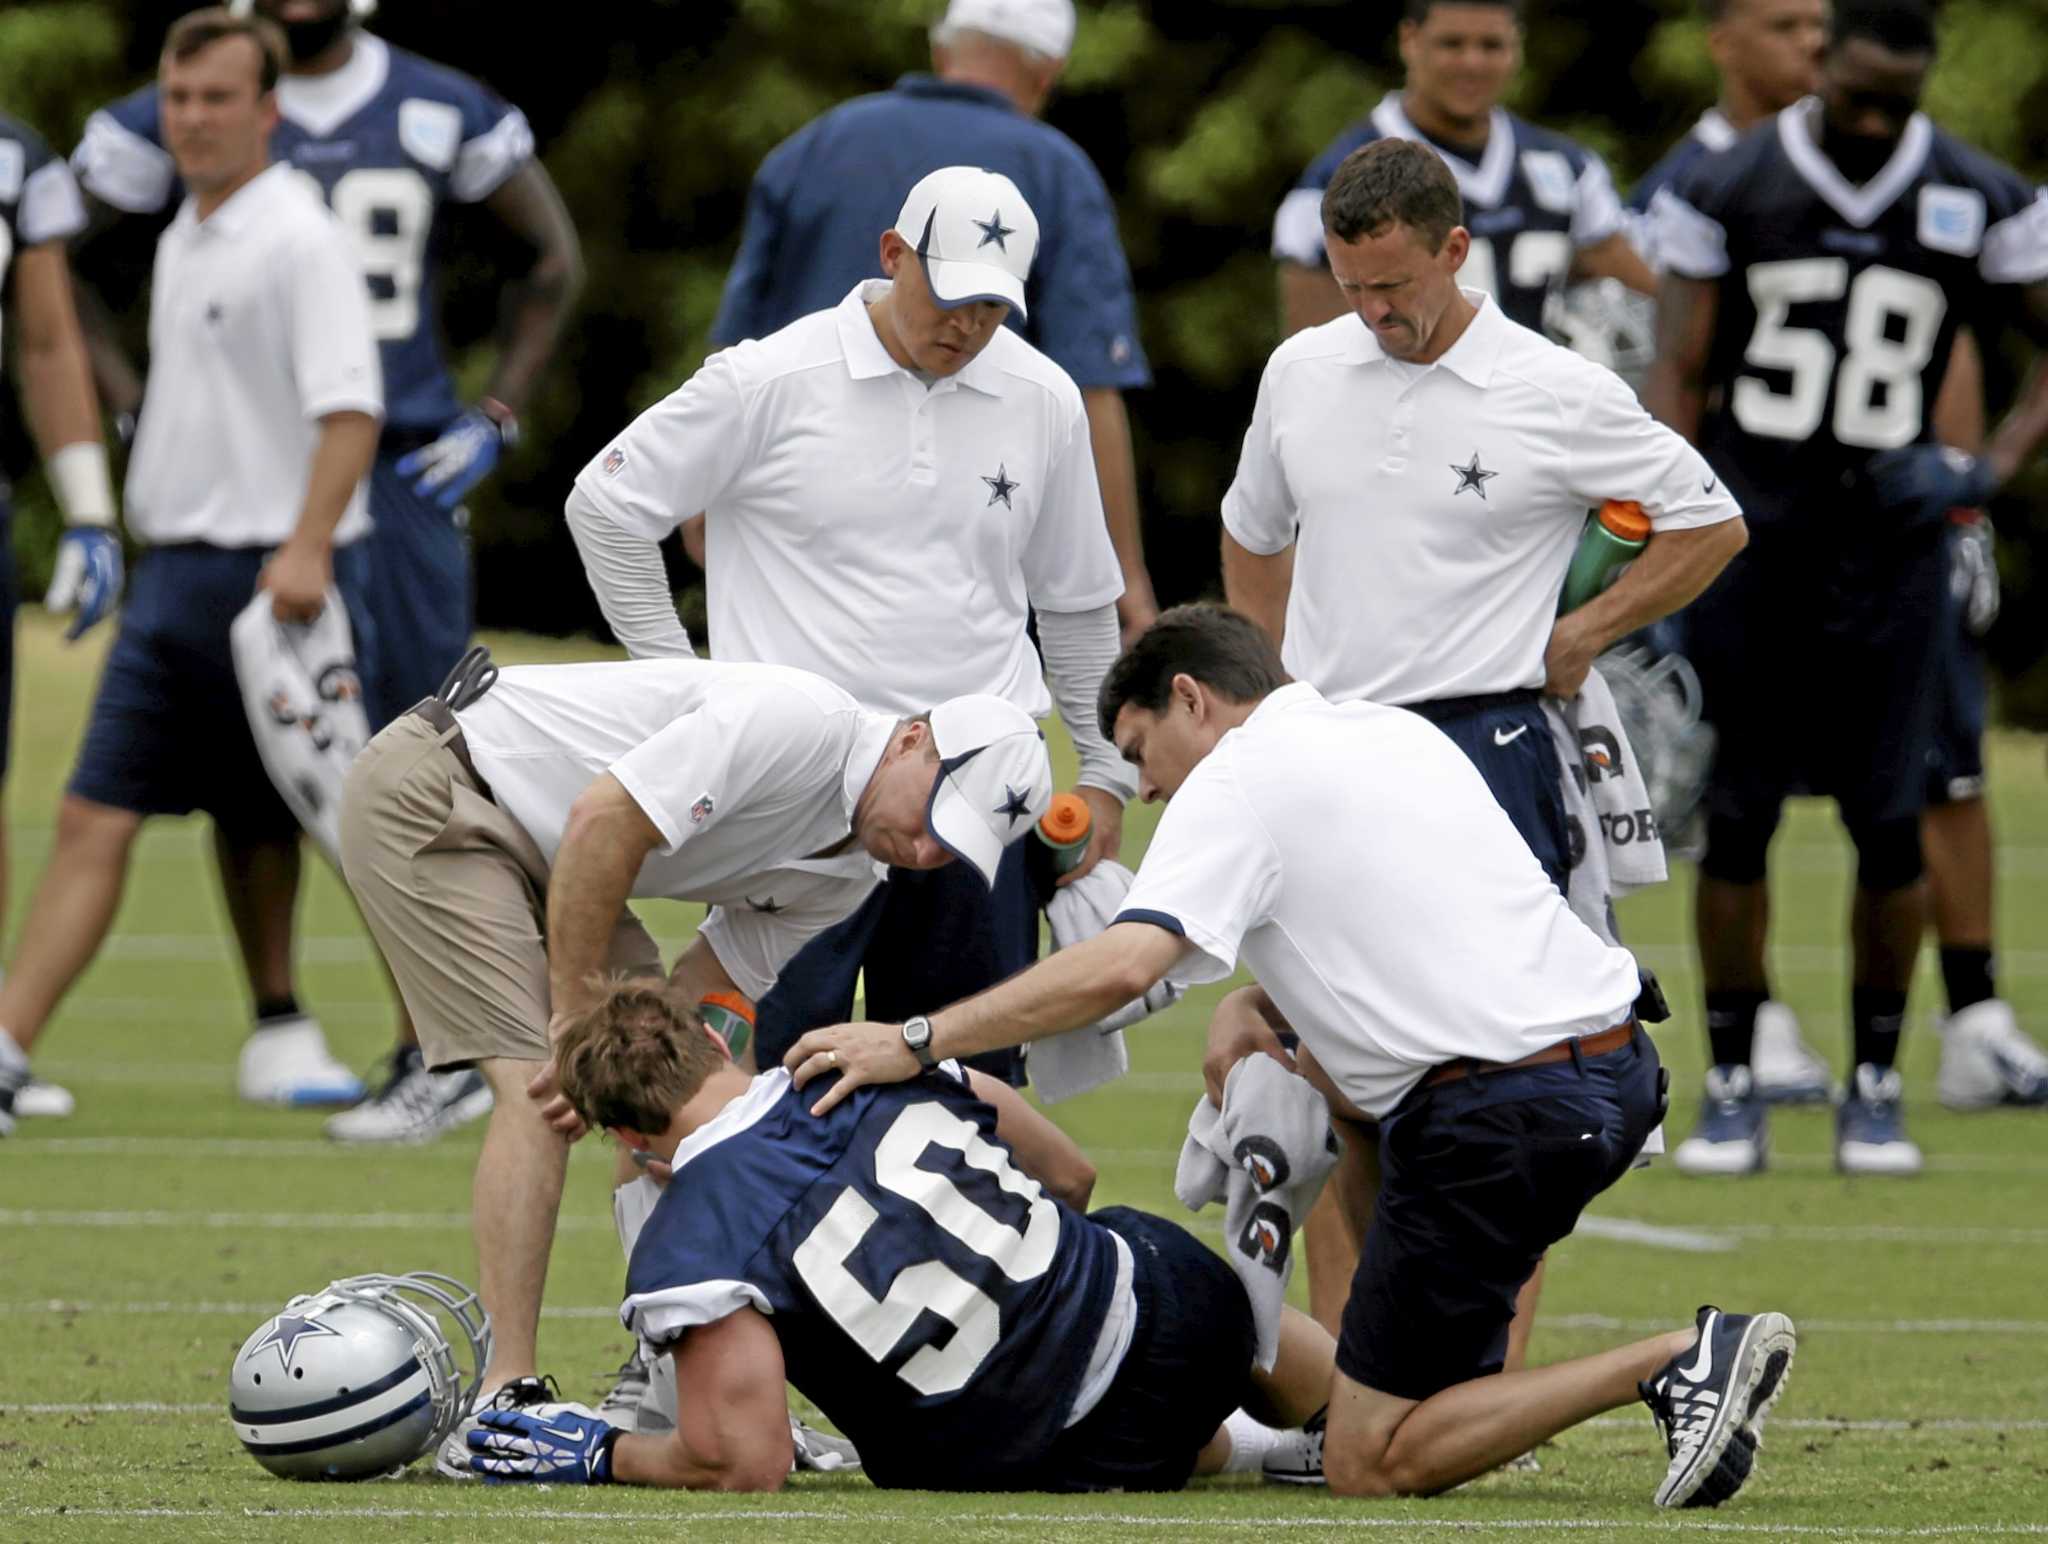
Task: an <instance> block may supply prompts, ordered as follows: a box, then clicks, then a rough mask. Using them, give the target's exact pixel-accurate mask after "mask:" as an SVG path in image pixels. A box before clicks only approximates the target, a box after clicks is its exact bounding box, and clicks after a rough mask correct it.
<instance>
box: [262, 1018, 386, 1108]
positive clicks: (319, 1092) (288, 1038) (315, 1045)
mask: <svg viewBox="0 0 2048 1544" xmlns="http://www.w3.org/2000/svg"><path fill="white" fill-rule="evenodd" d="M236 1082H237V1084H238V1086H239V1087H240V1089H241V1092H242V1097H243V1098H244V1099H246V1100H248V1101H249V1102H250V1103H251V1104H287V1105H311V1104H353V1103H355V1101H356V1100H358V1099H360V1098H362V1097H363V1080H362V1079H361V1078H359V1077H357V1076H356V1075H355V1074H354V1073H353V1072H351V1071H349V1069H348V1068H347V1067H345V1066H343V1065H342V1064H341V1063H340V1062H338V1061H336V1060H335V1059H334V1053H333V1052H332V1051H330V1050H328V1049H327V1037H326V1036H325V1035H323V1034H322V1033H321V1032H320V1021H319V1020H318V1019H315V1018H314V1017H313V1016H312V1015H310V1014H305V1013H301V1014H299V1015H297V1016H296V1017H294V1018H289V1019H280V1020H278V1021H276V1022H275V1023H270V1024H264V1025H261V1026H259V1027H258V1028H256V1029H254V1030H252V1031H251V1032H250V1034H249V1038H248V1039H247V1040H244V1041H243V1042H242V1055H241V1064H240V1068H239V1071H238V1073H237V1077H236Z"/></svg>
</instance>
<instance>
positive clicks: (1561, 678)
mask: <svg viewBox="0 0 2048 1544" xmlns="http://www.w3.org/2000/svg"><path fill="white" fill-rule="evenodd" d="M1577 615H1578V613H1577V612H1575V611H1568V612H1566V613H1565V614H1564V615H1563V616H1561V617H1559V618H1558V619H1557V622H1556V624H1555V625H1554V626H1553V627H1552V628H1551V629H1550V643H1549V644H1548V646H1546V647H1545V649H1544V650H1543V692H1544V695H1545V696H1547V697H1558V698H1562V699H1563V700H1564V701H1566V702H1569V701H1571V700H1572V698H1574V697H1576V696H1578V695H1579V688H1580V687H1582V686H1584V685H1585V684H1586V673H1587V672H1588V671H1589V670H1591V669H1592V668H1593V661H1594V660H1595V659H1597V658H1599V655H1600V640H1599V638H1598V637H1597V636H1596V635H1594V634H1592V633H1589V632H1588V631H1587V630H1586V628H1585V625H1584V624H1583V623H1580V622H1576V621H1574V620H1573V618H1574V617H1576V616H1577Z"/></svg>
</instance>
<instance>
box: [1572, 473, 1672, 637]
mask: <svg viewBox="0 0 2048 1544" xmlns="http://www.w3.org/2000/svg"><path fill="white" fill-rule="evenodd" d="M1649 540H1650V517H1649V516H1648V515H1646V514H1644V513H1643V506H1642V505H1640V504H1638V503H1636V502H1635V500H1633V499H1609V500H1608V501H1607V502H1606V503H1605V504H1602V505H1601V506H1600V507H1599V508H1598V509H1597V510H1595V511H1594V512H1593V513H1592V514H1590V515H1588V516H1587V517H1586V530H1585V534H1584V535H1582V536H1581V537H1580V538H1579V550H1578V551H1577V552H1574V553H1573V554H1572V566H1571V567H1570V568H1568V569H1566V570H1565V575H1564V591H1563V593H1562V594H1560V595H1559V596H1558V598H1557V613H1558V615H1559V616H1563V615H1564V614H1565V613H1566V612H1567V611H1577V610H1578V609H1579V607H1581V606H1583V605H1585V604H1586V602H1587V601H1589V600H1591V599H1592V598H1593V597H1594V596H1595V595H1598V594H1599V593H1600V592H1601V591H1602V590H1604V589H1606V588H1607V584H1608V581H1609V580H1611V579H1612V578H1613V577H1614V571H1615V570H1616V569H1617V568H1620V567H1621V565H1622V564H1624V563H1627V562H1629V561H1630V560H1631V559H1633V558H1635V557H1637V556H1639V555H1640V554H1641V552H1642V550H1643V548H1644V547H1645V546H1646V545H1648V543H1649Z"/></svg>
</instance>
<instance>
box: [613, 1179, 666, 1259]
mask: <svg viewBox="0 0 2048 1544" xmlns="http://www.w3.org/2000/svg"><path fill="white" fill-rule="evenodd" d="M660 1199H661V1186H659V1185H657V1184H655V1182H654V1181H653V1180H652V1179H651V1178H649V1177H648V1176H647V1175H645V1174H643V1175H641V1176H640V1177H639V1178H638V1179H634V1180H628V1181H626V1183H625V1184H623V1185H621V1186H619V1188H618V1189H617V1190H614V1191H613V1192H612V1222H613V1223H614V1224H615V1225H616V1226H617V1227H618V1230H619V1248H620V1249H622V1250H624V1251H625V1254H626V1263H627V1264H628V1265H630V1264H632V1263H633V1246H634V1245H635V1244H637V1243H639V1242H640V1230H641V1229H642V1228H644V1227H646V1226H647V1219H648V1217H649V1216H651V1215H652V1214H653V1211H654V1203H655V1202H656V1201H659V1200H660Z"/></svg>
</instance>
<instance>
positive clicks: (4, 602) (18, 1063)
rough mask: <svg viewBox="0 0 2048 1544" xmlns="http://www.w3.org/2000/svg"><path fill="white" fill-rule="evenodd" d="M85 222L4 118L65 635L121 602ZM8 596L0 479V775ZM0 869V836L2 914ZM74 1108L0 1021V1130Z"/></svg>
mask: <svg viewBox="0 0 2048 1544" xmlns="http://www.w3.org/2000/svg"><path fill="white" fill-rule="evenodd" d="M84 226H85V208H84V204H83V202H82V200H81V199H80V198H79V196H78V185H77V184H76V183H75V182H73V181H72V180H71V173H70V170H69V169H68V168H67V167H66V166H65V165H64V163H63V162H62V161H60V160H58V159H57V158H56V157H54V156H52V155H51V154H50V150H49V147H48V146H47V145H45V144H44V143H43V142H42V140H41V139H40V138H38V137H37V135H36V134H35V132H34V131H33V130H31V129H30V128H29V127H28V126H27V125H26V124H22V123H18V122H16V121H15V120H14V119H12V118H9V117H6V116H4V115H0V292H4V293H5V294H7V295H8V296H9V298H10V305H9V307H8V315H7V318H6V320H7V322H8V323H9V324H11V325H12V327H13V329H14V333H15V336H16V337H17V338H18V339H19V340H20V348H19V352H18V355H17V357H18V360H19V368H20V372H21V376H20V391H21V398H22V402H23V404H24V406H25V407H26V408H27V410H28V420H29V428H30V430H31V431H32V433H33V434H34V437H35V443H36V449H37V450H38V451H39V452H40V453H41V455H42V459H43V470H44V472H45V474H46V475H47V476H48V477H49V480H50V488H51V491H52V492H54V493H55V494H56V496H57V507H58V508H59V510H61V511H62V512H63V515H64V520H65V526H66V529H65V532H64V535H63V537H62V539H61V540H60V541H59V543H58V547H57V571H56V574H55V575H54V576H53V578H52V579H51V582H50V588H49V592H48V594H46V595H45V596H44V598H43V603H44V604H45V605H46V606H48V607H49V608H50V610H52V611H70V612H73V613H74V615H73V618H72V622H71V626H70V627H69V628H67V629H66V630H65V637H67V638H71V639H75V638H77V637H78V636H79V635H80V634H81V633H83V632H84V631H85V630H86V629H87V628H89V627H91V626H92V625H93V624H94V623H95V622H97V621H99V620H100V618H102V617H104V616H105V615H106V614H107V613H108V612H109V611H111V610H113V608H114V605H115V603H116V602H118V601H119V600H120V598H121V543H120V540H119V538H118V537H116V536H115V535H114V531H113V524H114V487H113V482H112V480H111V478H110V477H109V476H108V474H107V448H106V445H105V444H104V443H103V442H102V441H101V439H100V407H99V399H98V396H97V395H96V394H95V393H94V391H93V385H92V371H91V369H90V368H89V366H88V364H87V359H86V351H85V340H84V337H83V336H82V334H81V333H80V331H79V327H78V313H77V311H76V310H74V309H73V306H72V300H71V265H70V262H69V260H68V259H67V258H66V256H65V251H64V243H65V242H66V241H67V240H68V239H69V238H71V237H73V236H75V235H77V234H78V232H79V231H80V230H82V229H83V228H84ZM15 603H16V594H15V579H14V516H13V510H12V507H11V505H10V503H9V500H8V496H7V484H6V481H5V480H4V479H0V777H4V776H5V775H6V772H7V754H8V749H9V740H10V738H11V736H10V728H11V726H12V723H13V718H14V608H15ZM6 866H7V848H6V841H5V835H4V833H0V912H4V904H5V898H6V885H7V873H6ZM70 1112H71V1098H70V1095H69V1094H68V1093H66V1092H65V1091H64V1090H63V1089H60V1088H57V1087H55V1086H54V1085H52V1084H49V1083H39V1082H37V1081H35V1080H34V1079H32V1078H31V1077H30V1076H29V1072H28V1058H27V1057H26V1056H25V1055H24V1054H23V1052H22V1050H21V1047H20V1046H19V1045H18V1044H17V1043H16V1042H15V1040H14V1038H13V1036H11V1035H10V1034H8V1033H7V1032H6V1030H4V1029H0V1136H6V1135H7V1134H8V1133H9V1132H10V1131H12V1130H13V1127H14V1118H15V1117H16V1116H19V1115H68V1114H69V1113H70Z"/></svg>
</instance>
